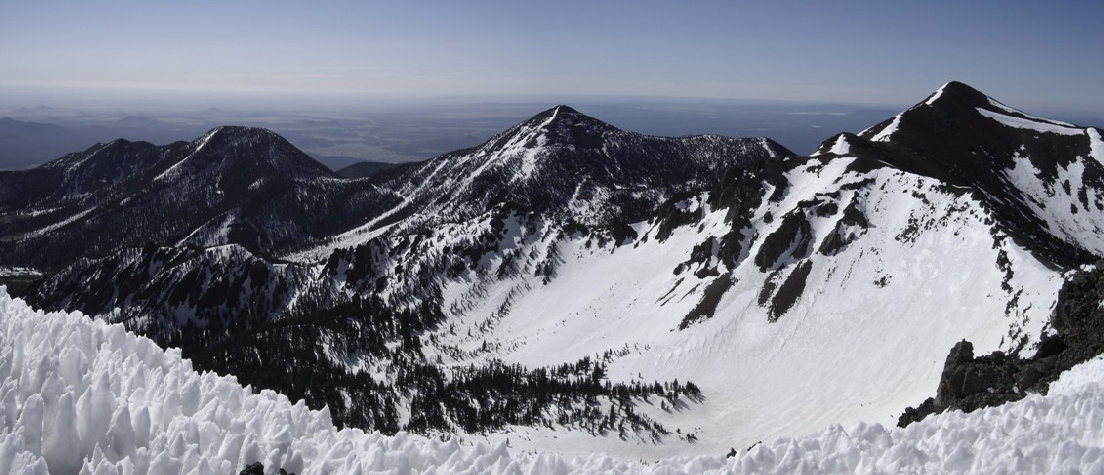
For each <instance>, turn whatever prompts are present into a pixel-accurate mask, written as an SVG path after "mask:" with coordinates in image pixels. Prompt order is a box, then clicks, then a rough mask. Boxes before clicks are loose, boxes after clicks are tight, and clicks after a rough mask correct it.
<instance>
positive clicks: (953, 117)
mask: <svg viewBox="0 0 1104 475" xmlns="http://www.w3.org/2000/svg"><path fill="white" fill-rule="evenodd" d="M859 137H861V138H863V139H869V140H870V141H871V142H870V143H864V144H862V148H863V149H864V151H865V152H866V153H867V154H869V156H870V157H871V158H875V159H878V160H884V161H885V162H887V163H889V164H891V165H892V166H894V167H897V168H900V169H903V170H906V171H910V172H913V173H917V174H920V175H925V176H931V177H934V178H937V179H939V180H941V181H943V182H945V183H947V184H950V185H955V186H963V187H969V188H971V189H972V190H974V191H975V192H976V193H977V194H978V195H979V196H980V198H981V199H982V200H984V201H985V202H986V204H987V205H988V206H989V207H990V208H991V209H992V210H993V211H994V212H995V213H997V216H998V217H999V218H1000V220H1001V221H1002V222H1003V223H1004V224H1005V226H1006V227H1008V228H1009V232H1010V233H1012V234H1013V235H1014V236H1015V237H1016V238H1017V239H1024V240H1029V241H1032V242H1033V245H1034V246H1035V247H1037V248H1038V250H1039V251H1040V252H1043V253H1045V254H1046V258H1048V259H1051V260H1055V261H1060V262H1063V263H1066V264H1069V263H1071V262H1075V261H1077V260H1079V259H1084V258H1085V255H1084V253H1085V251H1087V252H1088V253H1091V254H1094V255H1101V254H1102V253H1104V233H1101V231H1102V230H1104V221H1102V220H1104V213H1101V211H1104V194H1102V192H1101V190H1102V189H1104V142H1102V141H1101V130H1100V129H1097V128H1092V127H1089V128H1084V127H1077V126H1074V125H1071V124H1066V123H1062V122H1058V121H1054V120H1050V119H1043V118H1039V117H1034V116H1031V115H1028V114H1025V113H1023V112H1021V111H1018V110H1016V109H1013V108H1011V107H1008V106H1006V105H1004V104H1002V103H1000V102H999V101H997V100H995V99H992V98H990V97H988V96H986V95H984V94H982V93H981V92H979V91H977V90H976V89H973V88H971V87H970V86H967V85H965V84H962V83H960V82H949V83H947V84H946V85H944V86H943V87H942V88H940V89H939V90H938V91H936V92H935V93H933V94H932V95H931V96H929V98H928V99H927V100H925V101H924V102H921V103H919V104H917V105H916V106H914V107H912V108H911V109H909V110H907V111H905V112H903V113H901V114H899V115H898V116H896V117H894V118H893V119H891V120H890V121H887V122H883V123H882V124H879V125H876V126H874V127H871V128H870V129H867V130H866V131H863V132H862V133H860V134H859Z"/></svg>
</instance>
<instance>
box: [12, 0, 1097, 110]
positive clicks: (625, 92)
mask: <svg viewBox="0 0 1104 475" xmlns="http://www.w3.org/2000/svg"><path fill="white" fill-rule="evenodd" d="M1101 17H1104V4H1100V3H1099V2H1063V3H1060V4H1054V3H1048V4H1042V3H1035V2H1000V3H996V2H993V3H990V2H974V3H970V4H961V3H958V2H955V3H952V2H948V1H936V2H926V3H923V4H899V3H890V4H886V3H884V2H871V1H862V2H847V3H845V4H817V3H814V4H809V3H799V2H771V3H769V4H762V5H761V4H749V3H742V2H712V1H707V2H695V3H692V4H684V3H677V4H674V3H666V2H658V1H641V2H620V1H614V2H582V1H569V2H566V3H558V4H555V5H530V4H517V3H514V2H501V1H495V2H480V3H475V4H472V3H460V2H445V1H432V2H418V3H417V4H413V3H411V4H405V3H401V4H396V3H392V2H388V3H383V2H344V1H337V2H327V3H325V4H322V5H317V4H312V5H306V4H299V3H296V2H279V1H277V2H257V1H252V0H243V1H236V2H229V3H227V2H214V1H211V0H202V1H196V2H187V3H149V2H139V1H134V0H127V1H118V2H111V3H98V2H97V3H89V2H79V1H74V0H63V1H55V2H49V3H24V2H11V1H0V59H2V61H0V87H4V88H6V89H7V90H8V91H13V90H15V91H21V90H22V91H27V90H28V88H30V89H34V90H37V91H46V93H47V94H53V95H56V96H74V95H76V96H88V97H86V98H87V99H97V100H111V101H116V102H136V103H137V102H142V101H145V100H146V99H145V98H149V97H153V96H158V97H161V98H175V100H177V101H192V100H194V99H196V98H207V99H208V102H214V104H210V105H205V107H218V103H219V102H226V101H235V100H238V101H241V100H243V98H245V99H247V100H251V101H253V102H265V101H266V100H274V101H276V102H281V101H286V102H289V103H296V104H302V103H307V102H313V103H315V104H323V105H329V106H331V107H334V108H340V107H342V106H345V105H348V104H349V103H369V102H373V101H375V103H387V102H388V101H395V100H403V101H407V102H410V101H430V102H434V101H436V102H440V101H447V100H452V99H456V98H474V97H492V96H493V97H506V98H513V99H511V100H517V98H537V99H540V100H541V101H543V102H551V103H561V102H570V100H569V99H571V98H572V97H604V98H609V97H623V98H650V99H652V100H660V99H662V98H681V99H683V100H691V99H700V100H709V101H717V100H743V101H791V102H793V101H796V102H811V103H842V104H866V105H878V106H884V105H902V104H911V103H913V102H915V100H916V98H917V97H922V96H923V95H924V94H926V93H927V92H930V91H932V90H934V89H936V88H937V87H939V86H940V85H941V84H943V83H944V82H946V81H948V80H960V81H963V82H966V83H968V84H971V85H973V86H975V87H977V88H979V89H981V90H982V91H985V92H986V93H988V94H990V95H992V96H994V97H997V98H999V99H1001V100H1003V101H1006V102H1008V103H1011V104H1016V105H1017V106H1018V107H1021V108H1024V109H1029V110H1036V111H1038V110H1042V111H1044V112H1049V111H1060V112H1068V113H1077V114H1093V113H1097V112H1098V111H1100V110H1104V95H1102V94H1098V93H1096V92H1095V91H1096V90H1097V88H1098V87H1099V86H1098V85H1099V84H1104V64H1102V62H1100V61H1096V60H1095V59H1096V57H1097V56H1098V49H1099V45H1101V44H1104V31H1102V30H1101V29H1100V28H1098V25H1097V23H1098V21H1097V20H1098V19H1099V18H1101ZM21 88H22V89H21ZM8 95H9V96H11V95H12V94H8ZM16 95H18V94H16ZM450 98H451V99H450ZM278 105H279V104H274V106H278Z"/></svg>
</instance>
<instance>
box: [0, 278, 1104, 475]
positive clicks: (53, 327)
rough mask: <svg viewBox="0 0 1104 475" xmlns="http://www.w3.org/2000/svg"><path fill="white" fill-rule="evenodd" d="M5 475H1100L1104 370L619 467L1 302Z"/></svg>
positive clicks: (1, 465)
mask: <svg viewBox="0 0 1104 475" xmlns="http://www.w3.org/2000/svg"><path fill="white" fill-rule="evenodd" d="M0 343H2V346H0V422H2V426H0V473H36V474H44V473H78V472H79V473H89V474H93V473H94V474H119V473H133V474H147V473H151V474H174V473H181V474H183V473H188V474H208V473H210V474H226V473H236V472H237V471H238V470H241V469H242V468H244V467H245V466H246V465H248V464H251V463H254V462H261V463H263V464H264V466H265V470H266V473H276V472H277V471H278V470H279V469H281V468H282V469H284V470H287V471H288V472H295V473H300V474H303V473H308V474H311V473H369V472H371V473H510V474H514V473H549V474H567V473H599V472H601V473H895V472H910V473H914V472H931V473H950V472H975V473H1002V472H1003V473H1042V472H1063V473H1098V472H1100V471H1101V470H1104V359H1101V358H1097V359H1094V360H1092V361H1089V362H1088V363H1085V364H1082V365H1080V366H1078V367H1075V368H1074V369H1072V370H1070V371H1069V372H1067V373H1066V374H1065V375H1063V376H1062V378H1061V379H1060V380H1059V381H1057V382H1056V383H1054V384H1053V385H1052V386H1051V391H1050V394H1049V395H1047V396H1040V395H1032V396H1029V397H1027V398H1026V399H1024V400H1022V401H1019V402H1015V403H1010V404H1007V405H1004V406H1001V407H997V408H991V409H985V410H980V411H976V412H974V413H971V414H962V413H959V412H951V413H946V414H943V415H940V416H935V417H931V418H928V419H926V420H924V421H922V422H919V423H916V424H913V425H912V426H910V427H908V428H906V429H897V428H889V429H887V428H884V427H882V426H881V425H878V424H858V425H857V426H854V427H852V428H850V429H844V428H843V427H842V426H839V425H834V426H831V427H829V428H827V429H826V430H824V431H822V432H820V433H818V434H814V435H811V436H806V437H799V438H781V439H777V440H774V441H771V442H768V443H765V444H762V443H761V444H756V445H754V446H753V447H751V448H749V449H745V450H740V451H738V452H737V453H735V454H733V455H734V457H731V458H725V457H722V456H720V455H710V456H699V457H674V458H664V459H659V460H654V459H651V460H643V461H624V460H617V459H615V458H611V457H609V456H607V455H604V454H600V453H594V454H588V455H583V456H574V457H572V456H565V455H561V454H556V453H531V452H521V451H517V450H513V449H511V448H509V447H508V446H507V444H506V443H505V442H503V443H498V444H494V445H488V444H469V443H465V442H461V441H459V440H458V439H455V438H454V439H452V440H448V441H442V440H438V439H431V438H425V437H420V436H411V435H406V434H399V435H396V436H384V435H380V434H366V433H364V432H361V431H359V430H341V431H338V430H336V429H335V428H334V427H333V425H332V424H331V422H330V419H329V414H328V412H326V411H325V410H323V411H311V410H309V409H307V408H306V407H305V406H304V405H303V404H302V403H301V402H300V403H296V404H292V403H291V402H290V401H288V400H287V398H286V397H284V396H282V395H278V394H276V393H274V392H271V391H262V392H261V393H260V394H254V393H252V392H251V391H250V390H249V389H248V388H243V387H241V386H240V385H238V384H237V381H236V379H234V378H233V377H220V376H217V375H215V374H213V373H203V374H200V373H197V372H195V371H193V370H192V367H191V364H190V362H189V361H188V360H184V359H182V358H181V357H180V353H179V352H178V351H176V350H162V349H160V348H158V347H157V345H155V344H154V343H153V342H152V341H150V340H147V339H145V338H141V337H137V336H134V335H132V334H129V333H127V332H126V331H124V330H123V328H122V327H121V326H119V325H108V324H105V323H102V322H99V321H95V320H91V319H88V318H87V317H84V316H83V315H80V314H63V313H53V314H44V313H41V312H36V311H34V310H32V309H30V308H29V307H27V306H26V305H25V304H24V303H23V302H22V301H20V300H16V299H12V298H10V297H8V296H7V293H6V291H4V290H3V289H2V288H0Z"/></svg>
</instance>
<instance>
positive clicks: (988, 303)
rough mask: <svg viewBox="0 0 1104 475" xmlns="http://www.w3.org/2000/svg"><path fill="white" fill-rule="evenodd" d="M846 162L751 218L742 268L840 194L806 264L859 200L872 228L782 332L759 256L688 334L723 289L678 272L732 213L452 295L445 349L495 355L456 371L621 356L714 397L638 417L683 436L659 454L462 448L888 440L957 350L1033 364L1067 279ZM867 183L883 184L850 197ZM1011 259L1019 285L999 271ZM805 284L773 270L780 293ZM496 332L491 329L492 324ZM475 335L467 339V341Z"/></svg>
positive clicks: (546, 437) (567, 255)
mask: <svg viewBox="0 0 1104 475" xmlns="http://www.w3.org/2000/svg"><path fill="white" fill-rule="evenodd" d="M849 162H850V160H849V159H847V158H846V157H844V158H840V159H836V160H832V161H830V162H828V163H826V164H823V166H818V165H817V164H816V163H812V164H810V165H809V166H808V167H803V168H799V169H796V170H794V171H793V172H792V173H791V175H790V186H789V188H788V190H787V193H786V195H785V196H784V197H783V199H782V200H781V201H779V202H777V203H771V202H765V203H764V204H763V205H762V206H761V208H760V209H758V210H756V211H755V216H754V218H753V220H754V221H755V223H756V227H757V229H759V230H760V234H761V235H760V236H759V239H757V240H756V241H755V243H754V244H752V245H751V247H750V248H749V249H747V250H746V251H745V252H746V253H748V254H747V255H751V256H753V255H755V254H756V253H757V252H758V249H759V246H760V243H761V242H762V238H763V237H764V236H766V235H768V234H770V233H772V232H774V231H775V230H776V229H777V228H778V227H779V226H780V224H781V221H782V220H781V219H779V217H781V216H783V215H785V214H786V213H788V212H790V211H791V210H793V209H796V208H798V207H799V206H800V203H801V202H804V201H808V200H810V199H814V198H815V197H817V196H827V194H828V192H832V191H837V190H838V192H839V196H838V198H837V199H836V201H837V203H838V209H839V211H837V212H836V214H835V215H832V216H823V217H822V216H816V215H815V213H809V215H807V219H808V220H809V222H810V227H811V229H812V232H813V236H812V243H813V244H812V247H813V249H815V248H816V246H817V245H819V243H820V242H821V241H822V240H823V239H824V237H825V236H826V235H827V233H829V232H834V231H833V230H834V225H835V222H836V220H838V219H839V215H840V214H841V213H842V212H843V211H842V210H843V208H845V207H846V206H847V204H848V203H850V202H851V201H852V200H858V203H860V207H861V208H862V209H863V210H864V213H865V215H866V216H867V218H868V219H869V220H870V226H869V227H868V228H867V229H854V230H852V232H858V233H861V234H865V235H866V236H864V237H863V238H861V239H859V240H858V241H856V242H854V243H853V244H851V245H849V246H847V247H845V248H844V249H842V250H841V251H840V252H839V253H838V254H835V255H830V256H824V255H820V254H817V253H816V252H813V253H812V255H810V256H809V257H808V260H809V262H811V263H812V270H811V273H810V275H809V277H808V279H807V285H806V287H805V289H804V292H802V295H801V296H800V297H799V298H798V299H797V300H796V302H795V303H794V306H793V307H792V308H791V309H790V311H789V312H787V313H786V314H785V315H782V316H781V317H780V318H779V319H778V320H777V321H776V322H773V323H771V322H769V315H768V309H767V307H765V306H763V305H760V304H759V303H758V297H759V293H760V290H761V289H762V288H763V286H764V285H765V281H766V280H768V279H770V278H771V277H770V276H769V273H767V274H764V273H763V272H761V271H760V270H759V269H758V268H757V266H756V265H755V264H754V263H753V260H752V259H751V258H750V257H749V258H747V259H745V260H744V261H742V263H741V264H739V265H738V266H737V268H736V269H724V268H723V266H722V268H721V269H720V272H721V273H722V274H723V273H724V272H726V270H731V271H732V276H733V277H734V278H735V280H736V284H734V285H733V286H732V288H730V289H729V290H728V291H727V292H726V293H725V294H724V295H723V297H722V298H721V299H720V302H719V303H718V306H717V310H716V312H715V313H714V315H713V317H712V318H707V319H703V320H701V321H699V322H697V323H695V324H693V325H691V326H690V327H689V328H687V329H685V330H678V326H679V323H680V322H681V320H682V318H683V317H684V316H685V315H686V314H687V313H689V312H690V310H691V309H693V308H694V307H695V305H696V304H697V303H698V301H699V300H700V299H701V297H702V293H703V289H704V287H706V286H707V285H708V284H709V283H710V282H711V281H712V279H714V278H715V277H712V276H707V277H704V278H699V277H697V276H694V275H693V271H694V270H695V269H696V268H695V269H691V270H688V271H685V272H683V273H682V274H680V275H678V276H674V275H673V273H672V271H673V270H674V269H675V267H677V266H678V264H679V263H680V262H683V261H685V260H686V259H687V257H688V256H689V254H690V250H691V249H692V248H693V247H694V246H695V245H698V244H699V243H701V242H703V241H704V240H705V239H707V238H708V237H709V236H715V237H719V236H722V235H724V234H725V233H726V232H728V230H729V229H730V227H731V226H730V225H729V224H728V223H726V222H725V221H724V215H725V212H726V210H724V209H720V210H708V209H707V210H705V211H706V214H705V216H704V218H703V220H702V221H701V222H700V223H695V224H693V225H689V226H683V227H680V228H677V229H675V230H674V231H673V232H672V234H671V237H670V238H669V239H667V240H666V241H665V242H663V243H659V242H658V241H657V240H656V239H654V236H653V238H652V239H648V240H647V241H644V240H642V239H640V240H638V241H640V242H639V243H634V244H630V245H626V246H620V247H617V248H616V249H610V248H608V247H606V248H600V247H587V246H586V245H585V243H586V239H585V238H582V237H576V238H568V239H564V240H561V241H559V242H557V243H554V244H553V245H554V246H558V254H559V255H560V256H562V258H563V262H562V263H561V264H560V265H559V266H558V268H557V276H556V278H554V279H552V280H551V281H549V282H547V283H545V282H541V279H540V278H539V277H533V276H531V275H530V276H525V275H522V276H519V277H511V278H507V279H504V280H499V281H492V282H488V283H487V286H486V287H484V288H482V289H481V291H480V292H479V294H480V295H481V296H482V299H481V301H480V300H479V299H476V301H475V302H470V301H469V299H468V298H467V297H468V296H469V295H470V289H471V286H472V284H473V283H472V282H468V281H463V280H460V281H453V282H452V283H451V284H450V285H449V286H448V287H447V288H446V291H445V292H444V294H445V301H446V302H460V301H463V302H464V303H465V305H462V306H460V308H462V311H460V312H458V313H456V314H453V315H450V318H449V321H450V322H453V323H455V324H456V325H457V331H456V334H455V335H451V336H450V335H447V334H438V337H439V338H440V340H441V341H443V342H446V343H448V344H449V345H454V346H458V347H461V348H465V349H468V350H477V349H478V347H479V346H481V345H482V343H483V342H484V341H486V342H488V343H489V346H490V347H491V348H492V349H493V350H492V351H491V352H489V353H485V354H477V355H476V356H474V357H473V359H467V360H464V361H459V362H456V363H457V364H461V365H467V364H470V363H472V362H473V360H474V361H475V362H477V363H478V362H479V361H481V360H483V359H492V358H497V359H502V360H505V361H506V362H509V363H520V364H523V365H526V366H528V367H539V366H546V365H554V364H560V363H564V362H573V361H577V360H579V359H580V358H583V357H587V356H589V357H591V358H594V357H596V356H599V355H601V354H603V353H604V352H606V351H613V352H614V353H615V357H614V359H613V361H611V362H610V363H609V367H608V375H609V378H610V379H611V380H612V381H623V382H629V381H634V380H635V381H640V382H644V383H651V382H653V381H656V380H658V381H670V380H673V379H678V380H679V381H682V382H685V381H687V380H689V381H692V382H694V383H695V384H697V385H698V386H699V387H700V388H701V389H702V391H703V394H704V396H705V399H704V400H703V401H701V402H699V403H691V404H689V405H688V406H687V407H684V408H681V409H680V410H673V411H670V412H668V411H664V410H662V409H661V407H660V405H659V403H658V402H656V401H652V404H648V403H641V404H638V405H637V407H636V410H637V411H638V412H641V413H644V414H647V415H648V416H650V417H652V418H653V419H655V420H656V421H658V422H659V423H661V424H663V426H664V427H665V428H666V429H667V430H669V431H670V432H671V433H672V434H671V435H670V436H668V437H667V438H665V439H664V442H663V443H661V444H649V443H642V442H640V441H637V440H629V441H622V440H620V439H618V438H617V437H616V436H590V435H586V434H573V433H569V432H566V431H563V430H551V429H541V428H511V429H510V430H508V431H505V432H502V433H493V434H489V435H486V436H480V435H468V436H465V437H469V438H475V439H482V440H487V441H490V442H492V443H495V442H505V441H506V440H509V441H510V443H511V446H512V447H515V448H520V449H524V450H534V451H537V452H544V451H556V452H558V453H566V454H574V455H582V454H588V453H591V452H593V451H595V450H599V451H602V452H606V453H609V454H610V455H612V456H614V457H618V458H621V459H625V460H654V459H655V458H658V457H666V456H680V455H681V456H686V455H703V454H718V453H726V452H728V450H730V448H732V447H737V448H739V447H747V446H749V445H751V444H753V443H755V442H757V441H759V440H766V439H770V438H773V437H780V436H788V437H792V436H797V435H800V434H806V433H809V432H812V431H816V430H819V429H820V428H823V427H826V426H829V425H832V424H855V423H858V422H862V421H867V422H876V423H881V424H885V425H891V424H894V423H895V422H896V420H897V417H898V416H899V415H900V413H901V411H902V410H903V409H904V408H905V407H907V406H911V405H916V404H919V403H920V402H922V401H923V400H924V399H925V398H927V397H929V396H932V395H934V392H935V389H936V386H937V385H938V381H939V375H940V372H941V371H942V368H943V362H944V360H945V358H946V355H947V351H948V350H949V349H950V348H951V347H952V346H953V345H954V344H955V343H956V342H958V341H959V340H961V339H963V338H965V339H968V340H970V341H972V342H973V343H974V345H975V348H976V349H977V352H978V353H979V354H983V353H988V352H991V351H994V350H998V349H1001V350H1006V351H1007V350H1010V349H1013V348H1015V347H1016V346H1017V344H1018V343H1019V338H1020V337H1024V336H1026V337H1027V343H1028V347H1027V349H1028V351H1027V352H1026V354H1030V344H1031V343H1032V342H1033V341H1034V339H1035V338H1037V337H1038V336H1039V334H1040V333H1041V331H1042V329H1043V326H1044V324H1045V322H1046V321H1047V319H1048V318H1049V314H1050V311H1051V308H1052V306H1053V304H1054V298H1055V297H1054V296H1055V295H1057V291H1058V288H1059V287H1060V286H1061V283H1062V279H1061V276H1060V275H1059V274H1058V273H1056V272H1054V271H1051V270H1049V269H1047V268H1046V267H1045V266H1043V265H1041V264H1039V263H1038V262H1037V261H1036V260H1035V259H1034V258H1032V257H1031V255H1030V254H1029V253H1028V252H1026V251H1024V250H1023V249H1022V248H1020V247H1019V246H1017V245H1016V244H1015V243H1014V242H1013V241H1012V240H1011V239H1006V238H1001V237H999V236H997V237H995V236H993V235H991V234H990V227H989V226H988V225H987V224H986V222H985V221H986V219H987V216H985V215H984V213H983V212H980V211H977V210H978V209H979V208H981V207H980V206H979V205H977V204H976V203H974V202H973V198H972V197H970V196H969V195H963V196H957V195H954V194H952V193H948V192H945V191H942V190H941V187H940V185H939V183H938V182H937V181H935V180H931V179H928V178H924V177H919V176H916V175H912V174H908V173H903V172H900V171H896V170H892V169H879V170H875V171H872V172H869V173H864V174H855V173H854V172H849V171H847V166H848V164H849ZM866 179H873V182H872V183H870V184H868V185H865V186H863V187H861V188H859V189H854V187H853V186H850V184H854V183H858V182H861V181H863V180H866ZM904 190H909V191H904ZM911 191H915V193H912V192H911ZM704 199H705V197H704V196H703V197H697V198H694V199H693V200H691V201H692V202H693V203H694V204H688V206H694V205H696V204H698V203H704ZM768 211H769V212H770V213H771V214H773V216H775V219H774V220H773V221H772V222H770V223H767V222H765V220H764V216H765V214H766V213H767V212H768ZM634 227H635V230H636V232H637V233H638V234H639V235H640V236H644V235H645V234H647V233H648V232H649V230H650V228H649V225H648V223H638V224H637V225H636V226H634ZM511 229H513V228H511ZM909 229H913V230H914V231H913V232H912V233H911V234H910V233H909V232H908V230H909ZM508 234H516V232H511V233H508ZM536 234H537V235H540V234H541V233H539V232H538V233H536ZM995 240H997V241H999V244H995V242H994V241H995ZM547 245H548V244H546V243H533V244H522V245H521V246H522V248H523V249H525V250H526V252H524V253H523V254H527V253H528V252H527V251H528V249H529V248H530V246H532V247H534V248H536V249H537V251H538V252H537V254H539V255H544V254H546V251H545V249H546V248H545V247H544V246H547ZM1002 254H1003V257H1004V259H1007V261H1008V262H1009V263H1010V264H1009V265H1010V268H1011V269H1012V272H1011V275H1008V274H1006V273H1005V272H1004V271H1002V270H1001V268H1000V267H999V265H998V261H999V260H1000V259H1001V256H1002ZM713 263H714V264H715V263H716V259H714V262H713ZM794 267H795V266H790V267H788V268H787V269H784V270H782V271H780V272H779V275H778V276H777V277H775V278H774V282H775V283H776V284H777V283H780V282H781V281H783V280H784V279H785V278H786V276H787V275H788V274H789V272H792V269H793V268H794ZM523 274H524V273H523ZM1005 283H1007V285H1008V288H1009V289H1010V290H1005V289H1004V288H1003V284H1005ZM507 300H509V302H510V303H509V305H508V306H506V307H505V308H506V313H505V314H502V313H501V310H502V309H503V308H504V307H503V303H504V302H506V301H507ZM473 303H474V305H472V304H473ZM1010 303H1011V304H1010ZM446 307H448V305H446ZM492 316H494V317H493V318H492ZM488 321H493V322H494V323H493V325H491V326H486V325H484V323H485V322H488ZM469 330H470V335H472V336H466V335H469ZM427 351H430V358H432V357H433V355H432V350H431V349H430V350H427ZM641 377H642V378H643V379H641ZM676 430H677V431H679V432H677V433H676ZM688 433H693V434H695V436H696V438H697V441H696V442H695V443H689V442H688V441H686V440H685V439H684V437H683V436H684V435H685V434H688Z"/></svg>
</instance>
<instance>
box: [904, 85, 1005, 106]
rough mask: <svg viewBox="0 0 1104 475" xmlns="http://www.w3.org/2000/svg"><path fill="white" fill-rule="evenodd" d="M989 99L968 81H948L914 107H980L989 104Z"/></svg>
mask: <svg viewBox="0 0 1104 475" xmlns="http://www.w3.org/2000/svg"><path fill="white" fill-rule="evenodd" d="M989 101H990V99H989V96H986V95H985V94H984V93H982V92H981V91H979V90H977V89H975V88H973V87H972V86H970V85H968V84H966V83H963V82H959V81H948V82H947V83H946V84H944V85H943V86H941V87H940V88H939V89H937V90H936V91H935V92H933V93H931V94H930V95H928V97H927V98H926V99H924V101H923V102H921V103H919V104H917V105H916V106H915V107H914V108H916V107H920V106H930V107H936V108H944V107H956V106H968V107H980V106H985V105H988V104H989Z"/></svg>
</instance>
